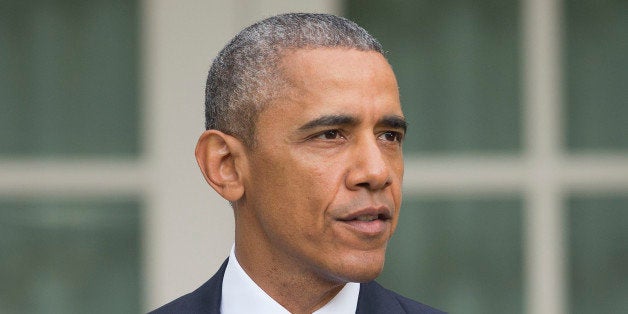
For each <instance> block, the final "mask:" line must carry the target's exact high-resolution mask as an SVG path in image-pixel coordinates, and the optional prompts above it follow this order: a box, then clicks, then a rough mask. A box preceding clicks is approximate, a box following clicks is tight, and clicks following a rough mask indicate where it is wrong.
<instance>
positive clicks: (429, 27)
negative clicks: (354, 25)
mask: <svg viewBox="0 0 628 314" xmlns="http://www.w3.org/2000/svg"><path fill="white" fill-rule="evenodd" d="M518 10H519V3H518V1H514V0H509V1H503V0H500V1H471V0H463V1H460V0H442V1H426V0H423V1H379V0H364V1H363V0H349V1H347V6H346V8H345V12H346V13H347V16H348V17H350V18H351V19H354V20H355V21H357V22H358V23H359V24H360V25H362V26H364V27H365V28H366V29H367V30H368V31H369V32H371V33H372V34H373V35H374V36H375V37H377V38H378V39H379V40H380V41H381V42H382V44H383V45H384V49H386V51H389V53H388V59H389V61H390V63H391V64H392V66H393V68H394V70H395V72H396V74H397V78H398V80H399V88H400V92H401V103H402V106H403V109H404V112H405V114H406V117H407V119H408V122H409V124H410V127H409V136H408V137H407V141H406V142H405V144H404V145H405V149H406V150H407V151H410V152H417V151H421V152H426V151H427V152H452V151H453V152H461V151H463V152H467V151H507V152H512V151H519V150H520V144H521V139H520V135H519V133H520V131H521V123H520V120H521V113H520V104H519V94H520V91H519V85H520V83H519V82H520V69H519V59H520V56H519V42H520V38H519V37H520V35H519V11H518Z"/></svg>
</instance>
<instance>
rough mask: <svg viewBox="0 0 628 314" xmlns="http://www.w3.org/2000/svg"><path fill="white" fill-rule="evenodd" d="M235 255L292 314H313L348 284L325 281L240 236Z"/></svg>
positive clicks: (256, 280) (304, 268) (261, 285)
mask: <svg viewBox="0 0 628 314" xmlns="http://www.w3.org/2000/svg"><path fill="white" fill-rule="evenodd" d="M236 235H237V233H236ZM238 240H240V241H238ZM260 252H264V253H263V254H260ZM235 253H236V258H237V259H238V263H239V264H240V266H241V267H242V269H244V271H245V272H246V273H247V275H248V276H249V277H251V279H252V280H253V281H254V282H255V283H256V284H257V285H258V286H259V287H260V288H261V289H262V290H264V292H266V294H268V295H269V296H270V297H271V298H273V299H274V300H275V301H276V302H277V303H279V304H281V306H283V307H284V308H286V309H287V310H288V311H290V313H312V312H314V311H316V310H318V309H320V308H321V307H323V306H324V305H325V304H327V303H328V302H329V301H330V300H331V299H333V298H334V297H335V296H336V295H337V294H338V292H340V290H342V288H343V287H344V285H345V283H344V282H338V281H333V280H325V279H324V278H321V276H319V275H317V274H315V273H313V272H311V271H308V270H307V269H306V267H303V265H298V263H286V262H285V258H289V257H282V256H281V253H274V252H270V251H266V250H265V249H263V248H260V247H259V246H258V243H256V241H245V240H242V239H238V237H237V236H236V247H235Z"/></svg>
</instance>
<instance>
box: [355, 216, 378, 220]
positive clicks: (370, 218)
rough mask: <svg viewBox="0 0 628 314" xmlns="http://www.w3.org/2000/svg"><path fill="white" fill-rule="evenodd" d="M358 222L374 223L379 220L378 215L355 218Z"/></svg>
mask: <svg viewBox="0 0 628 314" xmlns="http://www.w3.org/2000/svg"><path fill="white" fill-rule="evenodd" d="M355 219H356V220H358V221H373V220H375V219H377V215H360V216H358V217H356V218H355Z"/></svg>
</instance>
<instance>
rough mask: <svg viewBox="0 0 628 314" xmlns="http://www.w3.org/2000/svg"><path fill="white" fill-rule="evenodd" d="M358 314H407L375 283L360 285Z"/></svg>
mask: <svg viewBox="0 0 628 314" xmlns="http://www.w3.org/2000/svg"><path fill="white" fill-rule="evenodd" d="M355 312H356V314H370V313H405V311H404V309H403V308H402V307H401V305H400V304H399V302H397V300H396V299H395V298H394V297H392V296H391V295H390V294H388V293H387V292H386V289H384V288H383V287H382V286H380V285H379V284H378V283H376V282H375V281H371V282H368V283H363V284H360V295H359V297H358V307H357V309H356V311H355Z"/></svg>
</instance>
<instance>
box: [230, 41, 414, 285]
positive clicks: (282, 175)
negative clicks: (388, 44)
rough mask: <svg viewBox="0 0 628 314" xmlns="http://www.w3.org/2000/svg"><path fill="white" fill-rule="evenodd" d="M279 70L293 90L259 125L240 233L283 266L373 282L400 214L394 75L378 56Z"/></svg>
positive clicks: (314, 57)
mask: <svg viewBox="0 0 628 314" xmlns="http://www.w3.org/2000/svg"><path fill="white" fill-rule="evenodd" d="M281 65H282V71H283V73H284V77H285V79H286V80H287V82H288V85H287V87H285V90H284V92H283V93H282V94H281V95H282V96H281V97H279V98H277V99H275V100H273V101H271V103H270V104H268V105H267V107H266V108H265V109H264V110H263V111H262V112H261V113H260V115H259V118H258V121H257V124H256V130H255V139H256V144H255V146H254V148H253V149H252V150H251V151H250V152H249V153H248V172H247V175H246V176H245V177H244V180H243V182H244V185H245V188H244V190H245V192H244V201H243V204H244V206H243V207H242V209H241V210H243V211H246V213H245V214H244V215H240V216H241V217H249V218H247V219H246V220H247V221H245V222H243V223H244V224H243V225H244V227H245V228H244V230H241V231H242V232H246V233H248V238H249V239H255V242H256V243H255V244H254V245H255V246H257V247H259V248H263V250H264V251H266V252H268V253H269V254H270V255H271V256H272V259H273V260H274V261H277V262H279V263H281V264H282V265H284V266H286V267H293V269H294V268H297V269H298V268H300V269H301V270H302V271H304V272H308V273H312V274H315V275H316V276H318V277H319V278H323V279H324V280H330V281H334V282H345V281H362V282H363V281H368V280H372V279H374V278H375V277H376V276H377V275H378V274H379V273H380V272H381V269H382V267H383V263H384V255H385V250H386V244H387V242H388V240H389V239H390V237H391V236H392V234H393V232H394V230H395V227H396V225H397V219H398V217H399V207H400V205H401V181H402V177H403V156H402V151H401V139H402V137H403V135H404V133H405V122H404V119H403V113H402V111H401V106H400V104H399V94H398V90H397V82H396V80H395V77H394V74H393V72H392V70H391V68H390V66H389V65H388V63H387V61H386V60H385V59H384V57H383V56H382V55H381V54H379V53H376V52H362V51H357V50H349V49H335V48H334V49H332V48H328V49H309V50H306V49H300V50H295V51H291V52H288V53H287V54H286V55H285V56H284V58H283V59H282V63H281ZM241 222H242V221H241Z"/></svg>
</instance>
